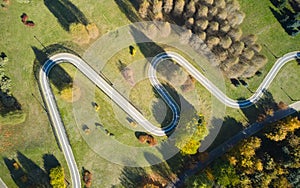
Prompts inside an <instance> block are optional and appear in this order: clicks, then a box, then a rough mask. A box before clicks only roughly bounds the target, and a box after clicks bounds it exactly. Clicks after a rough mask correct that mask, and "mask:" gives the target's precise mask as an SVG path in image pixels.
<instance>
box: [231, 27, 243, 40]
mask: <svg viewBox="0 0 300 188" xmlns="http://www.w3.org/2000/svg"><path fill="white" fill-rule="evenodd" d="M228 35H229V36H230V37H231V39H232V40H233V41H239V40H240V39H241V37H242V35H243V32H242V29H241V28H239V27H238V28H233V29H231V30H230V31H229V33H228Z"/></svg>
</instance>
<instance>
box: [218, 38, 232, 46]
mask: <svg viewBox="0 0 300 188" xmlns="http://www.w3.org/2000/svg"><path fill="white" fill-rule="evenodd" d="M231 44H232V40H231V38H230V37H229V36H224V37H221V41H220V45H221V47H222V48H224V49H228V48H229V47H230V46H231Z"/></svg>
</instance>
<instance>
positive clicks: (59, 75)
mask: <svg viewBox="0 0 300 188" xmlns="http://www.w3.org/2000/svg"><path fill="white" fill-rule="evenodd" d="M32 50H33V52H34V54H35V57H36V59H35V61H34V67H33V68H34V73H35V78H38V74H39V70H40V68H41V67H42V66H43V65H44V63H45V62H46V61H48V60H49V58H48V55H47V54H46V52H44V51H42V50H40V49H38V48H36V47H34V46H32ZM49 79H50V81H51V82H52V83H53V84H54V86H55V87H56V88H57V89H58V90H59V91H62V90H63V89H65V88H67V87H70V86H72V83H73V79H72V78H71V76H70V75H69V74H68V73H67V72H66V71H65V70H64V69H63V68H62V67H61V66H60V65H55V66H54V67H53V68H52V70H51V71H50V73H49Z"/></svg>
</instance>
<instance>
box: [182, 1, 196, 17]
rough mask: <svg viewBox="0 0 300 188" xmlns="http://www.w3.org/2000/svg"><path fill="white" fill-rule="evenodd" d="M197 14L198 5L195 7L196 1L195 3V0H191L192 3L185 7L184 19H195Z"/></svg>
mask: <svg viewBox="0 0 300 188" xmlns="http://www.w3.org/2000/svg"><path fill="white" fill-rule="evenodd" d="M195 13H196V5H195V1H194V0H191V1H190V2H189V3H188V4H187V5H186V6H185V13H184V17H185V18H189V17H193V16H194V14H195Z"/></svg>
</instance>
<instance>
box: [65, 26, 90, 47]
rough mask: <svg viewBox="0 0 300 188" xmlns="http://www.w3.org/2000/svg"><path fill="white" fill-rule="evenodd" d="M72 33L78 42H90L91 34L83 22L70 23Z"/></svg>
mask: <svg viewBox="0 0 300 188" xmlns="http://www.w3.org/2000/svg"><path fill="white" fill-rule="evenodd" d="M70 33H71V35H72V37H73V40H74V42H76V43H78V44H87V43H89V42H90V36H89V34H88V32H87V29H86V28H85V26H84V25H83V24H81V23H72V24H71V25H70Z"/></svg>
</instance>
